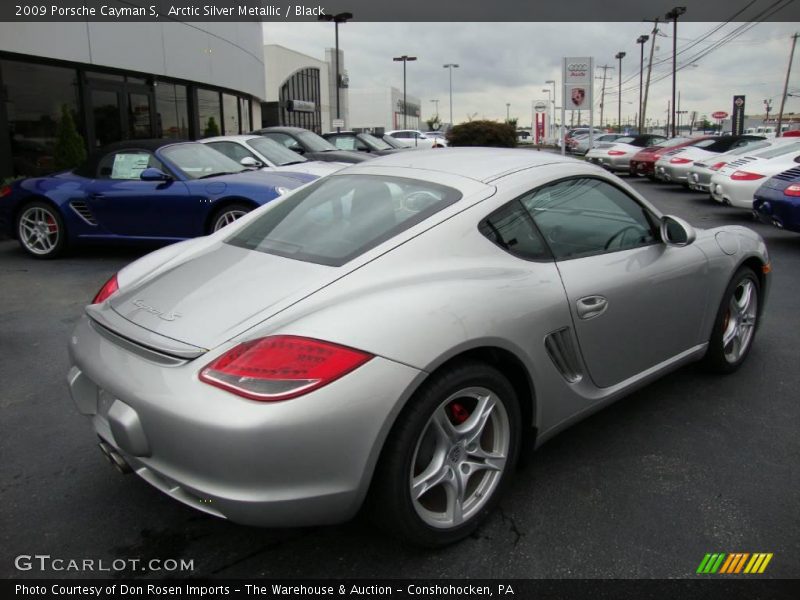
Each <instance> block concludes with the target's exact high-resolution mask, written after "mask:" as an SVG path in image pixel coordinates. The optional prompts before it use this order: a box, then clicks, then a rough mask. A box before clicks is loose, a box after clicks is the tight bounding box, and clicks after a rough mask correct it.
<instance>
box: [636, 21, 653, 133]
mask: <svg viewBox="0 0 800 600" xmlns="http://www.w3.org/2000/svg"><path fill="white" fill-rule="evenodd" d="M649 39H650V36H649V35H640V36H639V37H638V38H636V43H637V44H639V48H640V52H639V133H640V134H641V133H643V131H642V130H643V129H644V115H643V114H642V113H643V111H642V88H643V84H644V44H645V42H647V40H649Z"/></svg>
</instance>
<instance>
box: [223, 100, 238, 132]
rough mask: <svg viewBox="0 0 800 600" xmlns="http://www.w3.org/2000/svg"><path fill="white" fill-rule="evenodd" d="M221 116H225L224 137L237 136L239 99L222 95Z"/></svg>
mask: <svg viewBox="0 0 800 600" xmlns="http://www.w3.org/2000/svg"><path fill="white" fill-rule="evenodd" d="M222 114H223V115H225V126H224V128H223V129H224V131H223V133H224V134H225V135H238V134H239V133H240V130H239V99H238V98H237V97H236V96H231V95H230V94H222Z"/></svg>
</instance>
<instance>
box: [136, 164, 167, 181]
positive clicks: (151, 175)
mask: <svg viewBox="0 0 800 600" xmlns="http://www.w3.org/2000/svg"><path fill="white" fill-rule="evenodd" d="M139 179H141V180H142V181H172V177H170V176H169V175H167V174H166V173H164V171H162V170H161V169H156V168H155V167H147V168H146V169H145V170H144V171H142V172H141V173H140V174H139Z"/></svg>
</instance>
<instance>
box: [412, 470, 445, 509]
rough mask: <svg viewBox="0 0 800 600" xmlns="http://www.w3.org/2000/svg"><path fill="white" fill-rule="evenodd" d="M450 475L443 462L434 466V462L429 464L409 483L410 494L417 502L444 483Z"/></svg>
mask: <svg viewBox="0 0 800 600" xmlns="http://www.w3.org/2000/svg"><path fill="white" fill-rule="evenodd" d="M451 473H452V472H451V471H450V469H449V467H446V466H445V465H444V464H443V461H442V464H439V465H435V464H434V462H431V464H430V465H428V468H427V469H425V470H424V471H423V472H422V473H420V474H419V475H417V476H416V477H415V478H414V479H413V481H412V482H411V493H412V495H413V497H414V498H415V499H417V500H419V499H420V498H421V497H422V496H424V495H425V494H427V493H428V492H429V491H430V490H431V489H433V488H435V487H436V486H437V485H440V484H441V483H442V482H443V481H445V480H446V479H447V476H448V475H451Z"/></svg>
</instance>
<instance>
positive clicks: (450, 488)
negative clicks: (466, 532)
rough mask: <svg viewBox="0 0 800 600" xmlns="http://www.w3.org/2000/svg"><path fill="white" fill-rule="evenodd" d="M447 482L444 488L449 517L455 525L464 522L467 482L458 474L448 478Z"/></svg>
mask: <svg viewBox="0 0 800 600" xmlns="http://www.w3.org/2000/svg"><path fill="white" fill-rule="evenodd" d="M446 482H447V483H446V485H445V486H444V489H445V492H446V494H447V513H446V515H447V519H448V520H449V521H450V523H451V524H452V525H453V526H456V525H461V523H463V522H464V495H465V494H464V493H465V491H466V486H465V485H464V484H465V482H464V481H463V480H462V478H461V477H458V476H454V477H453V478H452V479H447V480H446Z"/></svg>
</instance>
